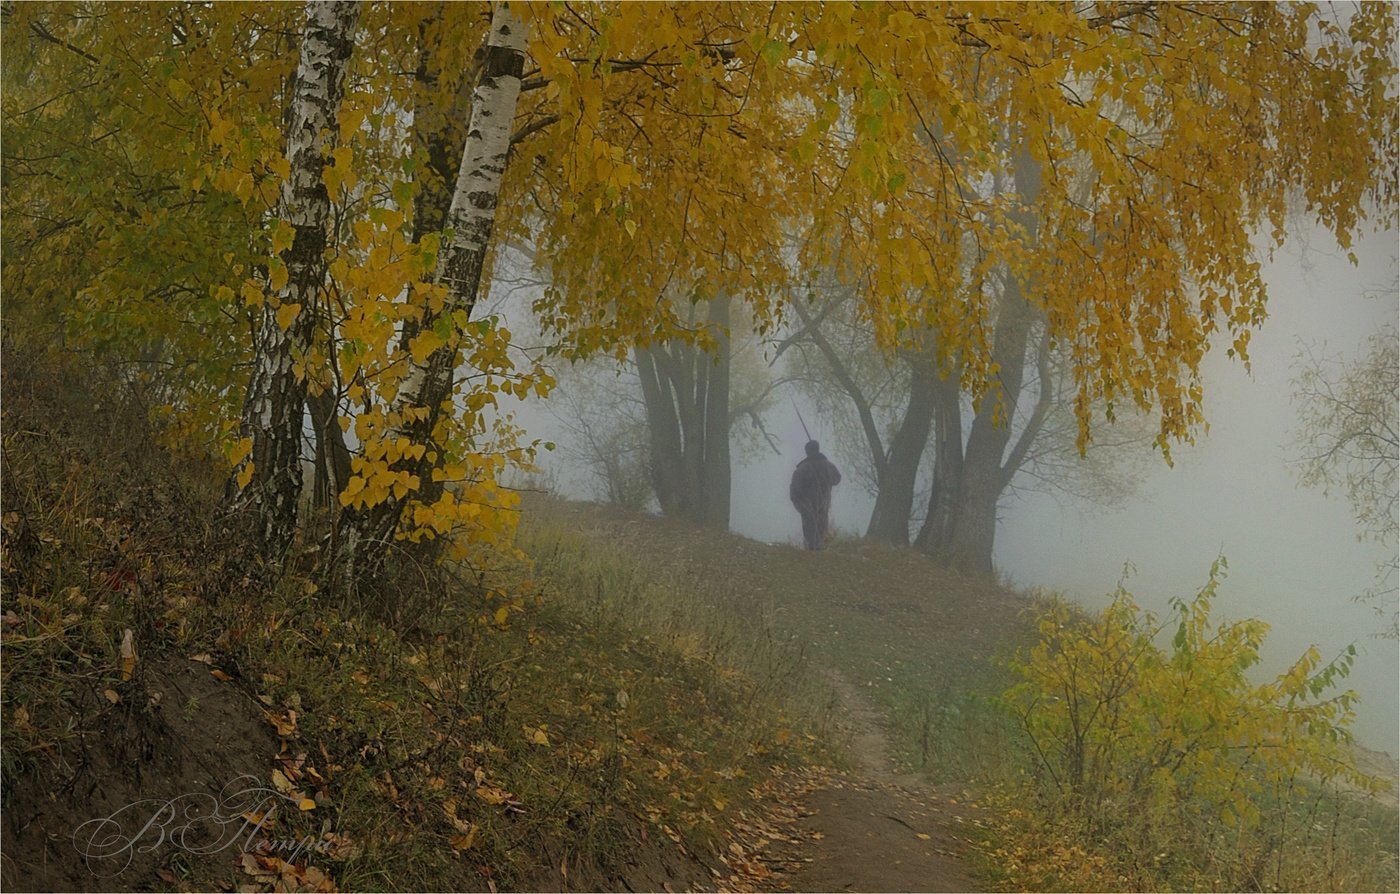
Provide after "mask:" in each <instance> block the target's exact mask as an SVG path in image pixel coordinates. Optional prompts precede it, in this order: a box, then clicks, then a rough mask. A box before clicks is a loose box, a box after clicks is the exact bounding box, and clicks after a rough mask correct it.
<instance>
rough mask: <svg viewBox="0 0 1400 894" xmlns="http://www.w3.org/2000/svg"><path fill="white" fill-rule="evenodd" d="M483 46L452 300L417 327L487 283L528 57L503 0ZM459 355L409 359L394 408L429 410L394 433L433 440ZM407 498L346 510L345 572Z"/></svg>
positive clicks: (454, 247)
mask: <svg viewBox="0 0 1400 894" xmlns="http://www.w3.org/2000/svg"><path fill="white" fill-rule="evenodd" d="M485 53H486V58H485V62H484V65H483V66H482V70H481V76H480V79H479V81H478V82H477V85H476V89H475V90H474V91H473V93H472V107H471V119H470V121H469V123H468V125H467V138H466V144H465V146H464V147H463V149H462V163H461V166H460V167H459V168H458V171H457V185H456V189H455V190H454V191H453V195H452V205H451V208H450V210H449V211H448V215H447V226H448V228H449V229H450V230H451V231H452V238H451V240H450V241H449V242H447V243H445V244H444V245H443V247H442V249H441V252H440V255H439V258H438V266H437V269H436V271H434V278H435V280H436V281H437V282H439V283H442V284H444V285H446V286H447V291H448V295H447V300H446V302H445V304H444V306H443V309H442V311H441V312H440V313H437V314H425V316H424V318H423V319H422V320H421V321H420V323H419V326H418V328H419V330H420V331H421V330H425V329H431V328H432V327H433V325H434V323H436V322H437V320H439V319H441V318H443V317H446V318H448V319H451V318H452V317H453V315H454V314H455V313H456V312H457V311H465V312H466V313H467V314H469V315H470V313H471V311H472V308H473V307H474V306H475V304H476V299H477V292H478V290H479V288H480V286H481V274H482V269H483V267H484V265H485V262H486V253H487V249H488V248H489V246H490V243H491V231H492V229H493V228H494V225H495V222H496V203H497V197H498V196H499V194H500V189H501V179H502V177H503V175H504V174H505V169H506V159H507V155H508V153H509V151H510V137H511V128H512V124H513V122H514V120H515V109H516V103H517V100H518V99H519V97H520V80H521V73H522V71H523V70H524V63H525V25H524V23H522V22H521V21H520V19H518V18H517V17H516V16H515V15H514V14H513V13H511V11H510V7H509V6H508V4H506V3H504V2H501V3H497V4H496V6H495V9H494V10H493V12H492V16H491V30H490V33H489V34H488V35H487V38H486V45H485ZM458 355H459V352H458V351H457V349H456V347H455V346H453V345H444V346H442V347H440V348H438V349H437V350H436V351H433V352H432V353H431V354H429V355H428V357H427V358H426V359H425V361H424V362H423V363H415V362H414V361H413V359H412V357H408V358H406V361H407V362H408V364H409V366H408V370H407V373H406V374H405V376H404V380H403V382H402V384H401V385H400V386H399V392H398V396H397V397H396V398H395V400H394V403H393V405H392V407H391V408H390V412H391V414H392V415H394V416H395V417H396V418H399V419H403V418H405V416H404V414H405V411H407V410H411V409H414V408H419V407H424V408H427V409H428V411H429V412H428V414H427V418H426V419H421V420H417V421H414V422H407V423H402V424H400V426H399V427H398V428H397V429H396V430H395V431H393V432H390V433H389V434H388V437H391V438H407V439H408V440H409V441H410V442H411V443H413V444H424V445H429V442H430V441H431V438H432V433H433V429H434V428H435V427H436V425H437V421H438V419H439V414H440V413H441V412H442V409H443V407H444V405H445V404H447V403H448V402H450V401H451V399H452V374H453V370H454V369H455V368H456V366H457V362H458ZM429 452H431V451H429ZM398 465H399V466H400V467H403V468H407V469H409V471H410V472H412V473H413V474H416V475H418V476H419V480H420V482H425V481H427V480H428V479H429V477H430V466H429V464H428V463H427V462H426V461H424V460H419V461H416V462H415V461H404V462H401V463H399V464H398ZM404 502H405V501H404V500H401V499H398V498H397V497H394V496H393V495H392V494H391V495H390V496H389V497H388V498H386V499H385V501H384V502H382V503H379V504H376V505H374V506H369V507H366V508H365V509H363V510H360V511H356V512H348V513H346V514H345V516H344V517H343V519H342V523H341V526H340V535H341V542H340V543H339V545H338V546H337V556H336V562H337V564H338V565H339V566H340V569H341V571H342V573H348V574H349V575H350V577H351V579H359V578H363V577H364V576H365V575H366V574H373V573H374V572H375V571H377V569H378V568H379V567H380V565H381V563H382V561H383V558H384V556H385V554H386V552H387V550H388V547H389V545H390V543H391V541H392V539H393V535H394V529H395V528H396V527H397V525H398V521H399V515H400V513H401V512H402V510H403V505H404Z"/></svg>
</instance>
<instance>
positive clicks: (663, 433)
mask: <svg viewBox="0 0 1400 894" xmlns="http://www.w3.org/2000/svg"><path fill="white" fill-rule="evenodd" d="M659 350H661V349H660V348H640V347H639V348H635V349H633V351H632V356H633V358H634V359H635V360H636V363H637V373H638V375H639V377H640V378H641V380H642V403H643V404H644V405H645V406H646V411H647V440H648V447H649V459H650V462H649V463H648V469H649V471H650V472H651V487H652V490H653V491H655V492H656V500H657V502H658V503H660V504H661V511H662V513H664V514H665V515H675V516H680V515H684V514H685V509H684V504H685V469H684V463H683V462H682V460H681V456H682V451H683V448H682V444H681V423H680V416H679V414H678V413H677V412H676V404H675V400H674V399H673V397H672V391H671V380H670V378H669V377H666V376H663V374H662V373H661V371H660V370H659V369H658V368H657V363H656V358H655V353H654V352H655V351H659Z"/></svg>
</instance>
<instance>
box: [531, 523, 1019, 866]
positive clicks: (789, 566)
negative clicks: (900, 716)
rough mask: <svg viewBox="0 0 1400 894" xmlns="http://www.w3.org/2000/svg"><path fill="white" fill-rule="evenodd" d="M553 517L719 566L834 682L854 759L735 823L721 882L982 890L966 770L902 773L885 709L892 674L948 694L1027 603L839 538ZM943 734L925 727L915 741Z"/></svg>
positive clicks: (804, 777)
mask: <svg viewBox="0 0 1400 894" xmlns="http://www.w3.org/2000/svg"><path fill="white" fill-rule="evenodd" d="M555 511H562V512H564V513H566V514H574V515H575V518H574V523H575V525H576V530H579V531H581V532H586V535H587V536H589V537H597V538H602V539H606V540H607V541H608V542H609V543H611V544H613V545H617V544H619V543H621V544H626V545H627V546H628V547H629V548H631V549H634V550H636V551H637V552H638V553H640V554H643V555H646V556H648V557H649V558H650V561H652V562H654V563H656V564H657V565H668V566H672V567H674V568H676V569H679V570H680V572H681V573H683V574H686V575H688V576H691V578H692V579H698V578H697V577H695V576H697V575H707V576H709V577H711V578H713V577H714V576H715V575H722V576H723V578H724V579H725V580H726V581H727V582H728V584H729V585H730V586H733V587H734V588H736V590H738V591H739V592H742V593H744V594H751V595H752V598H753V600H754V601H755V603H758V602H760V601H761V602H764V603H765V604H766V606H767V607H768V609H769V610H770V611H771V612H772V615H771V617H772V618H774V619H776V621H777V623H778V625H779V626H780V627H781V628H784V629H786V630H788V631H793V632H795V633H800V635H802V636H803V637H806V638H808V639H810V640H811V641H812V642H813V644H814V649H813V651H812V654H811V661H812V662H813V664H814V666H815V667H816V668H817V669H818V670H819V672H820V673H821V674H823V675H824V676H825V677H826V678H827V680H828V681H829V683H830V686H831V690H832V704H831V710H832V716H833V721H834V723H833V725H834V727H835V729H834V730H833V731H832V733H833V734H832V738H833V739H834V740H835V742H836V743H837V744H838V745H839V746H841V748H842V750H843V751H844V753H845V756H846V758H847V762H848V764H849V766H848V768H847V769H845V770H844V771H839V772H837V771H814V772H811V773H808V774H799V775H797V776H795V777H793V778H787V779H781V778H780V779H779V780H778V782H777V783H776V784H775V785H774V787H773V789H772V791H771V793H770V794H771V797H770V798H769V802H770V803H769V807H770V809H769V811H768V813H767V815H765V816H762V817H752V818H741V820H740V821H739V822H737V823H736V824H735V825H734V828H733V830H732V831H733V840H732V841H731V843H730V844H729V853H728V854H727V855H726V856H725V862H726V864H727V866H728V868H729V870H730V871H731V872H730V874H728V875H727V876H724V877H721V878H720V879H718V880H717V881H718V882H719V884H720V886H721V889H722V890H738V891H975V890H979V889H981V888H982V886H983V885H985V882H981V881H979V879H978V876H977V874H976V871H975V868H974V866H975V859H974V855H973V854H972V849H971V843H972V841H973V839H974V837H975V836H976V835H977V834H978V827H979V826H980V825H981V820H980V819H979V817H978V811H979V808H978V807H977V806H976V804H975V802H973V801H970V800H969V799H968V797H967V796H966V795H965V792H964V785H963V783H964V781H965V779H966V777H962V778H959V777H957V776H949V775H947V774H940V773H937V772H930V773H928V774H924V775H916V774H912V773H908V772H902V771H901V770H900V769H899V765H898V762H897V760H896V758H895V752H896V750H897V749H896V748H895V747H894V745H893V744H892V742H891V734H890V732H889V715H888V713H885V714H883V715H882V711H881V707H882V705H883V706H884V707H885V711H886V712H888V710H889V708H888V705H889V703H890V702H891V700H893V699H896V698H897V695H896V692H895V690H897V689H899V687H900V685H901V683H902V684H903V687H904V689H905V690H909V689H917V688H918V687H917V686H911V685H910V681H911V680H917V681H919V682H920V683H923V682H924V681H929V682H928V685H929V686H930V687H933V686H939V685H942V686H944V687H946V688H948V689H951V688H954V687H956V686H958V685H961V684H962V683H964V682H965V681H964V680H962V679H960V677H961V674H962V672H963V669H964V668H969V670H968V671H967V672H968V673H969V674H971V673H975V672H977V671H974V670H971V669H970V668H972V666H973V665H974V664H976V665H977V666H978V667H981V668H983V669H985V667H986V666H987V664H988V662H987V660H986V659H987V658H988V656H990V655H992V654H993V653H999V652H1000V651H1001V650H1002V649H1003V648H1004V646H1005V644H1006V641H1007V639H1008V629H1009V627H1010V625H1011V624H1012V623H1013V619H1015V618H1016V617H1017V615H1018V614H1019V612H1020V610H1021V608H1022V607H1024V605H1025V602H1024V598H1023V597H1020V596H1018V595H1016V594H1013V593H1011V592H1009V591H1007V590H1005V589H1003V588H1001V587H998V586H997V585H995V584H994V583H993V582H991V581H979V580H973V579H969V578H964V577H961V576H957V575H952V574H948V573H946V572H943V571H940V570H939V569H937V568H936V567H935V566H933V565H932V564H930V563H928V562H927V561H925V560H923V559H922V558H921V557H919V556H917V555H916V554H913V553H912V552H911V551H908V550H893V549H889V548H884V547H878V546H870V545H867V544H861V543H849V542H846V543H837V544H834V545H833V546H832V547H831V548H830V549H828V550H826V551H824V552H821V553H807V552H804V551H803V550H801V549H798V548H795V547H791V546H785V545H773V544H765V543H760V542H757V541H753V540H747V539H745V538H742V537H738V536H735V535H732V534H728V533H724V532H716V531H707V530H702V529H697V528H694V527H692V526H689V525H686V524H684V523H682V522H676V521H673V520H670V519H664V518H651V517H645V516H638V515H631V514H624V513H621V512H615V511H612V510H609V509H606V508H603V507H597V506H589V505H585V504H569V505H568V506H564V507H556V510H555ZM911 655H914V656H917V660H916V661H915V662H911V661H909V656H911ZM911 663H918V664H919V665H920V667H919V668H918V669H917V671H916V670H913V669H911V668H910V667H909V666H908V665H909V664H911ZM901 675H903V676H902V677H901ZM940 675H943V677H946V679H942V682H941V683H940V682H938V681H939V680H940ZM946 732H947V731H946V730H942V729H940V728H938V725H937V724H936V723H935V724H934V725H933V727H932V728H931V729H930V728H928V725H927V724H926V726H925V737H926V738H935V739H936V738H937V737H939V736H940V735H942V734H944V733H946ZM905 756H906V757H908V748H907V747H906V749H905ZM935 780H936V781H935Z"/></svg>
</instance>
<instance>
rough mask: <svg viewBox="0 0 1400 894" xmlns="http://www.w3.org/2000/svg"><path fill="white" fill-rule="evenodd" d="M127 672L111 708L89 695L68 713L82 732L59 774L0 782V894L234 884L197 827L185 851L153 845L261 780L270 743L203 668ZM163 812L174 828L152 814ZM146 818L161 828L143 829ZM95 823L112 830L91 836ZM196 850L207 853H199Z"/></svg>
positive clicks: (171, 664) (245, 708)
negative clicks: (0, 807)
mask: <svg viewBox="0 0 1400 894" xmlns="http://www.w3.org/2000/svg"><path fill="white" fill-rule="evenodd" d="M136 667H137V673H136V675H135V676H134V678H133V679H132V680H130V681H128V682H127V683H124V684H121V687H120V692H119V693H118V697H119V701H118V702H117V703H116V704H108V702H107V701H106V700H104V699H103V698H102V697H101V696H98V695H95V694H94V695H93V696H92V699H91V702H92V704H91V705H82V706H79V705H75V706H74V716H75V719H77V718H78V717H83V718H85V721H86V723H85V724H84V725H83V726H82V727H81V728H80V729H79V731H78V735H77V738H76V741H75V742H74V743H73V744H72V747H69V748H66V749H64V752H63V756H62V758H61V760H60V762H58V763H56V764H53V765H50V766H48V767H45V765H43V764H37V765H36V766H37V767H39V768H40V770H39V771H38V772H35V773H34V774H33V775H27V776H23V777H19V778H17V779H13V780H7V791H6V793H5V805H6V810H5V815H4V824H3V827H4V832H3V848H4V861H3V864H2V865H3V870H2V871H0V878H2V879H3V884H4V888H5V889H6V890H10V891H111V890H152V889H162V888H167V887H170V886H172V885H176V884H182V883H183V884H186V885H190V886H192V887H194V888H205V889H208V888H214V887H231V886H232V885H233V884H234V883H235V882H237V881H238V877H239V871H238V862H237V860H238V857H239V851H240V848H239V847H237V846H236V845H234V844H233V843H232V842H230V846H228V847H223V848H219V847H217V846H216V845H215V841H216V836H217V834H218V830H216V829H211V828H210V827H209V826H208V825H206V824H200V823H196V824H195V826H192V827H191V828H190V832H191V833H192V834H193V835H194V836H195V837H193V838H191V839H190V840H188V841H187V842H185V844H186V845H187V846H186V847H181V848H175V847H170V846H166V847H161V846H159V845H160V844H161V841H163V840H165V839H164V838H163V837H162V836H163V835H169V834H173V833H174V830H176V829H177V828H180V827H181V826H183V825H184V820H185V819H186V817H189V818H193V814H184V813H183V811H184V810H186V809H194V810H196V811H198V810H201V809H202V807H201V805H208V804H209V803H211V801H210V800H209V799H218V798H220V797H221V793H222V792H224V791H226V787H227V786H229V785H230V784H233V783H235V781H236V780H237V779H238V778H239V777H242V776H248V777H252V778H253V779H256V780H259V781H261V780H265V779H266V777H267V774H268V771H269V768H270V767H271V765H272V763H273V760H274V758H275V757H276V755H277V744H276V739H275V738H274V737H273V736H272V733H271V729H270V728H269V727H268V725H267V724H266V722H264V721H263V719H262V716H261V712H260V711H259V710H258V708H257V707H256V706H255V705H254V704H252V703H251V701H250V697H249V696H248V695H247V694H246V692H245V691H244V690H243V689H242V688H241V687H239V686H238V685H237V684H236V683H234V682H220V681H218V680H217V679H215V678H214V677H213V676H211V674H210V668H209V667H208V666H207V665H205V664H202V663H199V662H193V661H189V660H188V659H186V658H183V657H176V656H170V657H166V658H160V659H152V660H150V661H144V660H143V661H139V662H138V663H137V665H136ZM98 704H100V705H101V708H100V709H99V708H97V707H96V705H98ZM253 784H260V783H254V782H253V781H252V780H249V785H253ZM245 787H246V786H245ZM166 804H170V805H174V807H175V809H178V810H180V811H182V814H181V816H179V817H176V816H175V815H174V814H173V813H172V814H170V815H162V814H160V808H161V806H162V805H166ZM123 808H129V809H127V810H125V811H124V812H121V813H119V811H123ZM205 813H207V811H205ZM157 816H162V817H163V821H162V820H156V821H155V822H154V823H152V825H150V826H145V825H144V824H145V823H146V821H147V820H150V819H154V818H156V817H157ZM104 817H115V819H114V821H113V822H112V823H110V824H104V825H97V824H94V823H100V821H101V820H102V818H104ZM84 824H89V825H87V826H84ZM201 844H204V845H210V847H208V848H207V852H206V853H202V854H201V853H199V850H200V845H201Z"/></svg>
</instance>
